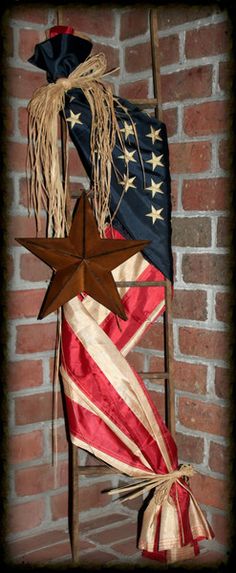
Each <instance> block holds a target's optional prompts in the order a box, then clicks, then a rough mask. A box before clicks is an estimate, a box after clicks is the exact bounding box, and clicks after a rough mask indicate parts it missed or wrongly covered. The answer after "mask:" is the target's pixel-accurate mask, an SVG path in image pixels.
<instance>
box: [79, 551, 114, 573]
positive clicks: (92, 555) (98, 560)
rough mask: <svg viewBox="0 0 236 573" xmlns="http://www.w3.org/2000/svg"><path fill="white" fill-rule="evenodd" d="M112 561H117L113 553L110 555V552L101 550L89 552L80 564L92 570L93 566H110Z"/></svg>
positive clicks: (82, 556)
mask: <svg viewBox="0 0 236 573" xmlns="http://www.w3.org/2000/svg"><path fill="white" fill-rule="evenodd" d="M112 561H117V557H115V555H114V554H113V553H108V551H102V550H101V549H96V550H95V551H89V553H87V554H85V555H81V558H80V563H81V564H82V565H83V564H84V565H85V566H86V568H87V566H88V567H89V569H92V565H95V567H96V568H97V567H98V566H99V565H102V564H105V565H107V564H109V563H110V562H112Z"/></svg>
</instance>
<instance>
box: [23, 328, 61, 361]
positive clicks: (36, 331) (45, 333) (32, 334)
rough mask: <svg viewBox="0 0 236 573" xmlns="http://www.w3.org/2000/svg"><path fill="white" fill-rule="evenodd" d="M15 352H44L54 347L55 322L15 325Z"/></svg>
mask: <svg viewBox="0 0 236 573" xmlns="http://www.w3.org/2000/svg"><path fill="white" fill-rule="evenodd" d="M16 330H17V341H16V352H17V354H18V353H19V354H22V353H27V352H30V353H31V352H45V351H48V350H53V349H54V348H55V337H56V322H50V323H47V324H39V323H37V324H20V325H18V326H17V327H16Z"/></svg>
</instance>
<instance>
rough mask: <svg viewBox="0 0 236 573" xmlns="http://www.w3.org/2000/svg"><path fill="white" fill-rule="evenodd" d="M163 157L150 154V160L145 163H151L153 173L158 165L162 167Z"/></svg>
mask: <svg viewBox="0 0 236 573" xmlns="http://www.w3.org/2000/svg"><path fill="white" fill-rule="evenodd" d="M162 157H163V154H162V155H155V153H152V159H148V160H147V161H146V163H151V164H152V170H153V171H154V169H156V167H157V166H158V165H159V166H160V167H164V165H163V163H162V162H161V159H162Z"/></svg>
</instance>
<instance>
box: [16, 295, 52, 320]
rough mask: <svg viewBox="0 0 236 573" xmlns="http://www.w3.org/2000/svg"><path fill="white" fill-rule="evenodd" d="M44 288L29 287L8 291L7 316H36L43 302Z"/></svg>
mask: <svg viewBox="0 0 236 573" xmlns="http://www.w3.org/2000/svg"><path fill="white" fill-rule="evenodd" d="M44 294H45V290H43V289H35V290H34V289H31V290H21V291H10V293H9V297H8V317H9V318H22V317H30V316H37V315H38V313H39V309H40V307H41V304H42V302H43V297H44Z"/></svg>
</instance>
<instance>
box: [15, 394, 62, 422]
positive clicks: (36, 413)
mask: <svg viewBox="0 0 236 573" xmlns="http://www.w3.org/2000/svg"><path fill="white" fill-rule="evenodd" d="M58 410H59V411H58V418H59V417H60V416H62V415H63V413H62V407H61V402H60V401H59V407H58ZM51 419H52V392H51V391H50V392H45V393H41V394H34V395H32V396H21V397H19V398H16V399H15V421H16V424H17V425H18V426H24V425H25V424H35V423H37V422H44V421H45V420H51Z"/></svg>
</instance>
